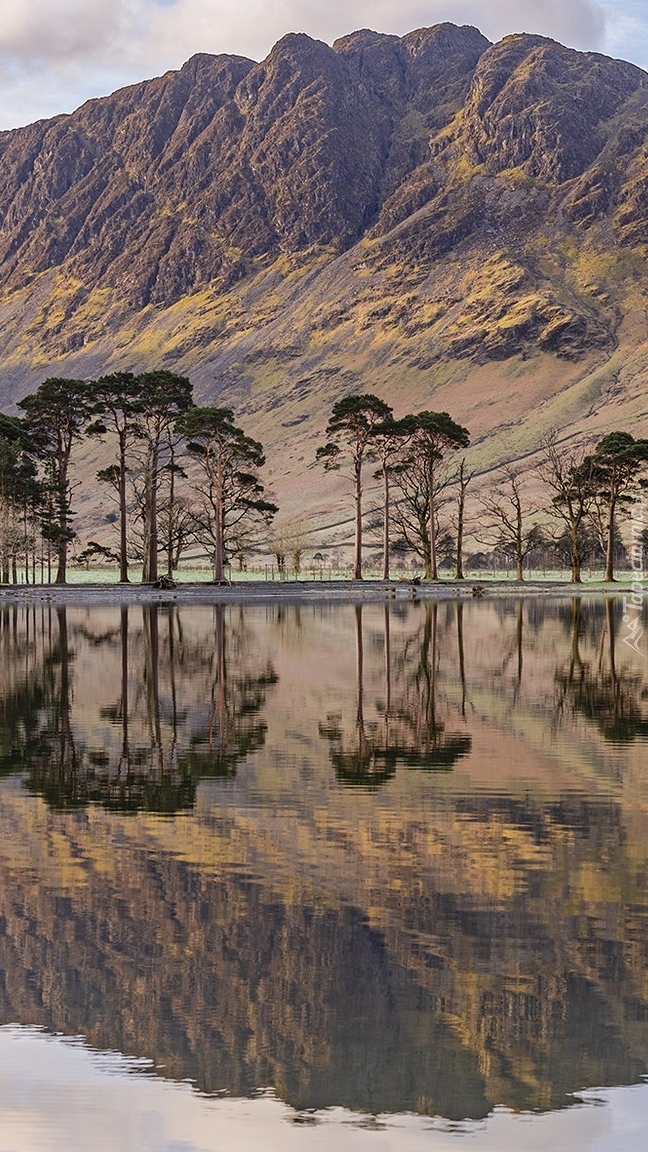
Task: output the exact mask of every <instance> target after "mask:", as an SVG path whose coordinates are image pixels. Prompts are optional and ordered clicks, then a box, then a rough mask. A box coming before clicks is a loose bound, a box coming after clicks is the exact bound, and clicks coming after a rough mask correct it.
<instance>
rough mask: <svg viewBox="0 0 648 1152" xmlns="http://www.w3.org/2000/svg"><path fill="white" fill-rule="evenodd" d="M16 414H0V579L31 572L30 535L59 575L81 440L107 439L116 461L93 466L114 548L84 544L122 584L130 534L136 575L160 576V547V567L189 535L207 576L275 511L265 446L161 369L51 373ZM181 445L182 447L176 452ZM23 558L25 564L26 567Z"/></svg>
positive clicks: (171, 562)
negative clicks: (110, 503)
mask: <svg viewBox="0 0 648 1152" xmlns="http://www.w3.org/2000/svg"><path fill="white" fill-rule="evenodd" d="M19 407H20V408H21V409H22V411H23V413H24V416H23V417H22V418H21V419H18V418H9V417H2V418H1V422H0V505H1V508H2V523H3V538H2V541H1V547H2V579H3V581H4V582H8V581H9V579H10V576H11V574H13V577H14V579H15V576H16V569H17V566H18V564H19V561H20V560H22V561H24V565H25V568H26V570H27V571H29V570H30V566H31V568H32V571H33V572H34V578H35V568H36V546H37V540H38V536H39V535H40V539H41V540H42V541H43V542H45V544H46V545H47V554H48V558H49V555H50V549H51V550H52V551H53V552H54V554H55V557H56V575H55V583H58V584H61V583H65V582H66V578H67V564H68V553H69V545H70V543H71V541H72V540H73V539H74V536H75V532H74V528H73V510H72V502H73V484H72V481H71V473H70V463H71V456H72V450H73V448H74V446H75V443H77V442H78V441H79V440H81V438H82V437H84V436H88V437H91V438H98V439H100V440H102V441H110V442H111V444H112V446H113V448H114V450H115V457H116V458H115V460H114V462H113V463H111V464H110V465H109V466H108V467H106V468H104V469H101V470H100V471H99V472H98V473H97V478H98V480H99V481H101V482H102V483H105V484H106V485H107V486H108V488H109V489H112V492H113V494H114V497H115V499H116V504H117V511H116V513H114V514H112V515H111V516H110V517H109V518H111V519H114V520H116V521H117V522H118V527H119V545H118V548H117V551H116V552H114V553H113V552H111V551H110V550H109V549H107V548H105V547H104V546H103V545H101V544H99V543H97V542H96V541H92V542H91V544H90V547H89V549H88V550H87V553H89V554H93V553H94V554H99V555H104V556H110V557H111V558H113V559H115V560H116V561H117V562H118V564H119V574H120V580H121V581H127V580H128V579H129V576H128V558H129V553H130V552H131V550H132V549H133V540H134V539H137V542H138V543H137V551H138V552H139V554H140V555H141V557H142V561H143V565H142V581H143V582H155V581H156V580H157V579H158V563H159V557H160V553H161V552H162V551H164V552H166V555H167V571H168V572H169V573H170V572H171V571H172V570H173V568H174V567H175V566H176V562H177V558H178V555H179V552H180V551H181V550H182V548H183V547H184V545H185V544H186V542H187V540H188V539H189V538H192V539H195V540H199V541H200V542H201V543H202V544H203V545H204V546H205V547H207V548H209V551H210V553H211V554H212V555H213V558H214V577H215V579H216V580H223V578H224V563H225V555H226V552H227V550H230V551H235V550H236V549H238V548H241V547H243V546H244V545H243V541H244V538H245V537H246V535H247V536H249V535H250V533H252V532H254V531H255V530H258V528H259V525H267V523H268V522H269V520H270V519H271V518H272V516H273V515H274V514H275V512H276V511H277V507H276V505H275V504H273V503H272V502H271V501H269V500H267V499H266V498H265V494H264V489H263V484H262V483H261V480H260V479H259V475H258V470H259V469H260V468H261V466H262V465H263V464H264V455H263V448H262V446H261V444H259V443H258V441H256V440H253V439H251V438H250V437H249V436H246V435H245V433H244V432H243V431H242V430H241V429H240V428H238V427H237V425H236V424H235V423H234V415H233V413H232V411H231V410H230V409H229V408H215V407H202V408H201V407H197V406H195V405H194V404H193V400H192V388H191V384H190V382H189V380H188V379H187V378H186V377H184V376H178V375H175V374H174V373H171V372H166V371H160V372H145V373H142V374H140V375H137V376H136V375H134V374H133V373H131V372H122V373H117V374H113V375H109V376H103V377H101V379H99V380H94V381H84V380H70V379H61V378H54V377H51V378H49V379H47V380H45V381H44V383H43V384H41V386H40V388H39V389H38V391H37V392H35V393H33V394H32V395H29V396H27V397H25V399H24V400H21V401H20V403H19ZM181 450H182V454H181ZM186 457H189V458H191V459H193V460H195V461H196V462H197V466H198V467H197V472H198V479H197V481H196V482H195V484H194V485H193V492H194V500H193V502H192V505H191V508H190V509H189V508H188V506H187V504H186V502H184V500H183V498H182V497H181V496H180V495H179V493H178V487H177V481H178V479H179V478H183V477H186V472H185V471H184V468H183V467H182V463H181V460H183V459H185V458H186ZM30 559H31V565H30Z"/></svg>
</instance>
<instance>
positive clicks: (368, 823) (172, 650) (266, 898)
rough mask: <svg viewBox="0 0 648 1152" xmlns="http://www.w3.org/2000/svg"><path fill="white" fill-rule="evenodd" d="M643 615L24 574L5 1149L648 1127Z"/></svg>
mask: <svg viewBox="0 0 648 1152" xmlns="http://www.w3.org/2000/svg"><path fill="white" fill-rule="evenodd" d="M623 615H624V604H623V601H622V600H621V599H618V600H611V599H608V600H603V599H600V600H597V599H589V598H582V599H579V598H575V599H571V600H570V599H565V600H564V601H562V600H560V601H555V600H552V599H548V598H542V597H539V598H535V599H532V598H529V599H525V600H519V601H515V600H507V599H497V600H496V599H493V600H488V599H486V600H484V601H468V602H459V601H457V602H454V601H443V602H439V603H427V604H423V603H409V602H407V603H405V602H403V603H391V604H388V605H382V604H377V603H367V604H365V605H364V606H360V605H351V604H349V605H345V604H326V603H319V604H316V605H315V604H314V605H310V606H304V605H302V606H298V605H291V604H281V605H256V606H238V605H228V606H225V607H223V606H220V607H219V606H216V607H215V606H209V607H208V606H202V607H185V606H181V607H179V608H178V607H173V606H157V605H149V606H140V607H135V606H131V607H122V608H119V607H111V606H110V605H104V606H101V607H93V608H82V607H67V608H65V607H60V608H56V607H55V606H52V605H49V604H37V605H28V604H24V605H23V604H20V605H18V606H15V607H8V606H4V607H2V608H1V609H0V651H1V653H2V660H1V662H0V716H1V721H2V723H1V727H0V1152H43V1150H45V1149H47V1150H48V1152H49V1150H52V1152H59V1150H62V1149H65V1150H66V1152H76V1150H77V1149H79V1150H81V1149H83V1150H85V1149H87V1148H88V1147H90V1146H91V1147H92V1148H93V1150H94V1149H101V1150H103V1149H107V1150H108V1149H110V1150H113V1149H114V1150H119V1152H131V1149H132V1150H133V1152H135V1150H136V1149H137V1152H215V1150H216V1149H218V1150H219V1152H234V1150H236V1152H248V1149H249V1150H250V1152H252V1149H255V1150H256V1149H275V1148H277V1149H281V1150H282V1152H284V1150H290V1149H295V1150H296V1152H307V1150H311V1149H325V1148H330V1147H331V1146H332V1145H333V1144H335V1146H336V1149H337V1150H338V1152H347V1150H348V1152H355V1149H356V1148H357V1149H367V1150H368V1152H372V1150H373V1152H384V1150H385V1149H394V1150H396V1149H398V1150H399V1152H409V1150H410V1149H411V1150H412V1152H415V1150H418V1149H423V1148H425V1149H426V1150H429V1152H446V1150H447V1149H459V1148H460V1147H461V1143H462V1141H463V1143H464V1144H465V1143H466V1142H468V1144H469V1145H470V1147H475V1148H478V1149H488V1150H491V1152H494V1150H495V1149H498V1150H499V1149H510V1150H511V1152H514V1150H515V1152H519V1150H520V1149H535V1148H538V1149H541V1148H542V1149H545V1148H546V1147H548V1146H551V1148H552V1150H556V1149H561V1148H563V1147H564V1148H565V1149H567V1148H568V1149H569V1150H570V1152H581V1150H584V1149H588V1150H589V1149H597V1150H601V1152H602V1150H607V1152H625V1150H626V1149H628V1152H629V1150H630V1149H633V1152H634V1150H635V1149H636V1148H637V1147H639V1146H641V1144H642V1139H641V1137H642V1135H643V1136H644V1137H645V1134H646V1132H648V1084H647V1083H646V1082H645V1077H646V1074H647V1073H648V831H647V829H648V775H647V770H648V754H647V753H648V657H647V656H646V655H644V654H643V653H642V651H641V648H640V646H639V645H635V648H633V647H632V646H631V645H630V644H629V643H627V642H626V641H627V638H628V637H627V627H626V625H625V624H624V621H623ZM635 639H636V633H635Z"/></svg>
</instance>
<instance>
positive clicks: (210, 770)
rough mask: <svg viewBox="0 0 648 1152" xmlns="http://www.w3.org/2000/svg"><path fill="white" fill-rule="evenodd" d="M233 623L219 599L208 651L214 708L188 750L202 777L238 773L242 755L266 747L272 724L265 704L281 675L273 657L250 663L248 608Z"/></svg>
mask: <svg viewBox="0 0 648 1152" xmlns="http://www.w3.org/2000/svg"><path fill="white" fill-rule="evenodd" d="M228 623H229V628H226V626H225V609H224V608H223V606H222V605H216V607H215V608H214V647H213V649H212V650H211V652H210V656H209V667H210V672H211V678H212V689H211V708H210V711H209V718H208V722H207V725H206V729H205V731H204V732H203V733H201V734H200V735H196V736H195V738H194V739H193V740H192V743H191V746H190V749H189V752H188V762H189V765H190V768H191V771H192V772H193V773H195V774H196V775H198V776H201V777H204V776H233V775H234V774H235V772H236V766H237V764H238V763H240V761H241V760H244V759H245V757H246V756H249V755H250V754H251V753H252V752H256V751H257V750H258V749H259V748H262V747H263V745H264V743H265V738H266V732H267V727H268V726H267V724H266V721H265V720H264V719H263V716H262V714H261V710H262V708H263V707H264V705H265V702H266V695H267V692H268V689H269V688H272V687H273V686H274V685H275V684H276V683H277V682H278V679H279V678H278V676H277V673H276V672H275V670H274V668H273V666H272V664H271V663H269V662H268V663H267V664H266V665H265V666H263V667H262V668H256V669H254V670H253V671H251V670H249V668H246V660H247V658H248V651H247V649H248V647H249V644H250V638H249V637H248V635H247V633H246V629H245V624H244V621H243V614H242V613H239V615H238V620H237V623H236V625H235V623H234V621H233V620H231V621H229V622H228ZM229 646H231V648H232V652H231V659H230V658H229V656H230V654H229V652H228V647H229ZM232 667H233V668H234V671H232Z"/></svg>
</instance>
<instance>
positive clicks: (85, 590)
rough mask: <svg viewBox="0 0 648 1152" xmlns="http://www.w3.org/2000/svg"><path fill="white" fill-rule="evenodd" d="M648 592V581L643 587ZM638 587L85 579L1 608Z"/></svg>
mask: <svg viewBox="0 0 648 1152" xmlns="http://www.w3.org/2000/svg"><path fill="white" fill-rule="evenodd" d="M642 587H643V589H644V590H645V592H646V594H647V595H648V585H647V584H646V583H645V582H644V583H643V585H642ZM632 590H633V582H632V576H631V575H630V574H624V575H623V577H619V578H618V579H617V580H616V581H615V582H614V583H613V584H605V583H604V582H603V581H602V580H601V579H600V578H599V579H590V580H587V581H585V582H583V583H582V584H572V583H571V582H570V581H568V580H565V579H561V578H559V577H557V578H555V579H552V578H542V579H533V578H531V579H526V580H523V581H518V580H513V579H510V578H500V577H483V578H481V579H475V578H471V579H467V580H450V579H448V580H444V579H441V580H438V581H424V580H422V581H420V582H419V581H413V580H407V579H397V580H378V579H366V580H330V579H326V580H321V579H317V580H283V581H278V580H263V579H256V580H251V579H242V580H233V581H232V582H231V583H228V584H222V585H218V584H214V583H211V582H210V581H209V580H204V581H184V580H183V581H182V582H179V583H178V584H177V585H176V587H175V588H169V589H164V588H156V587H155V586H153V585H151V584H139V583H138V584H135V583H132V584H115V583H113V584H109V583H106V582H103V581H101V582H99V581H97V582H92V583H91V582H85V581H84V582H83V583H69V584H64V585H60V584H58V585H57V584H18V585H6V584H5V585H0V606H1V605H2V604H16V603H21V604H25V603H41V604H42V603H49V604H56V605H64V604H69V605H79V606H85V605H88V606H90V605H93V604H97V605H99V604H117V605H122V604H123V605H128V604H160V603H161V604H226V603H263V602H268V603H269V602H277V601H283V602H291V603H308V602H312V601H332V600H338V601H347V602H351V603H364V602H382V601H389V600H397V601H430V600H456V599H477V598H479V599H481V598H488V599H490V598H491V597H497V598H504V597H515V598H518V597H520V596H534V597H554V598H555V597H565V596H567V597H569V596H588V597H592V596H625V595H628V594H629V593H631V592H632Z"/></svg>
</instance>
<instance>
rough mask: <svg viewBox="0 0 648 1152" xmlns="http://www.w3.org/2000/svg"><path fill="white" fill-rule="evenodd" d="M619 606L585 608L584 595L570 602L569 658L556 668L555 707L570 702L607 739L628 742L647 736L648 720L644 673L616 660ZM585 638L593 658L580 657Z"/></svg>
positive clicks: (561, 708)
mask: <svg viewBox="0 0 648 1152" xmlns="http://www.w3.org/2000/svg"><path fill="white" fill-rule="evenodd" d="M619 608H620V603H618V602H617V603H615V601H613V600H612V599H607V600H606V601H605V605H604V607H603V608H601V606H600V605H594V606H593V608H592V610H590V612H585V611H584V609H583V604H582V601H581V599H580V597H575V598H574V599H573V600H572V602H571V608H570V616H569V636H570V650H569V658H568V660H567V661H566V662H565V663H563V664H562V665H561V666H560V667H559V668H558V669H557V670H556V675H555V680H556V685H557V688H558V697H557V702H556V706H557V711H558V714H562V713H563V712H564V710H565V708H566V707H567V706H569V707H570V708H571V709H572V710H573V711H575V712H580V713H581V714H582V715H583V716H585V717H586V718H587V719H588V720H591V721H593V722H594V723H595V724H596V725H597V727H598V728H599V729H600V731H601V732H602V733H603V735H604V736H605V738H606V740H610V741H613V742H615V743H627V742H630V741H632V740H635V739H636V738H637V737H646V736H648V718H646V717H645V716H644V713H643V709H642V706H641V696H642V685H643V679H642V676H641V675H640V674H638V673H634V672H632V671H630V670H628V669H626V668H621V669H620V668H619V667H618V664H617V659H616V640H617V633H618V615H619ZM585 640H589V642H590V644H591V646H592V647H594V649H595V655H594V658H593V659H590V660H588V659H586V658H584V657H583V656H582V653H581V646H582V644H583V642H584V641H585Z"/></svg>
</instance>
